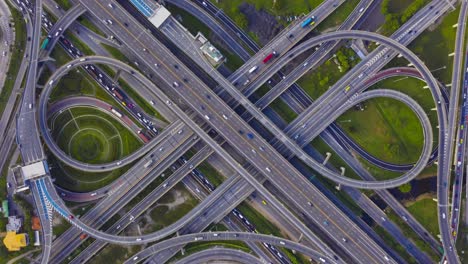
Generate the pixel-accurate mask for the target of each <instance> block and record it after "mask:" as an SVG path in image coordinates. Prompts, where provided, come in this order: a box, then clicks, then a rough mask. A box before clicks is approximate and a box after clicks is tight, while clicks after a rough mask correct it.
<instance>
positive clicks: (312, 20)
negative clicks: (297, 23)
mask: <svg viewBox="0 0 468 264" xmlns="http://www.w3.org/2000/svg"><path fill="white" fill-rule="evenodd" d="M313 24H315V17H314V16H312V17H309V18H307V19H306V20H304V22H302V24H301V27H302V28H305V27H307V26H308V25H313Z"/></svg>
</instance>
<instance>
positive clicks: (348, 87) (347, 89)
mask: <svg viewBox="0 0 468 264" xmlns="http://www.w3.org/2000/svg"><path fill="white" fill-rule="evenodd" d="M349 89H351V86H349V85H348V86H346V88H345V89H344V91H345V93H346V92H347V91H349Z"/></svg>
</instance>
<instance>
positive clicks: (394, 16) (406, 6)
mask: <svg viewBox="0 0 468 264" xmlns="http://www.w3.org/2000/svg"><path fill="white" fill-rule="evenodd" d="M429 2H430V0H414V1H411V2H409V1H408V0H396V1H395V0H391V1H390V0H384V1H383V2H382V4H381V12H382V14H383V15H384V16H385V23H384V24H383V27H382V31H383V32H382V33H383V34H384V35H386V36H388V35H390V34H391V33H393V32H395V31H396V30H398V29H399V28H400V27H401V26H402V25H403V24H404V23H406V22H407V21H408V20H409V19H410V18H411V17H412V16H413V15H414V14H416V12H418V10H419V9H421V8H422V7H424V6H425V5H426V4H427V3H429Z"/></svg>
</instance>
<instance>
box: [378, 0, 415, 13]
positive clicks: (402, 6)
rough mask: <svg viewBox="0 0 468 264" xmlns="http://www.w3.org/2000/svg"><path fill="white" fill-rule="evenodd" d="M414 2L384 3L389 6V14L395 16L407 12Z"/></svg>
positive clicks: (403, 0) (397, 1) (398, 0)
mask: <svg viewBox="0 0 468 264" xmlns="http://www.w3.org/2000/svg"><path fill="white" fill-rule="evenodd" d="M412 2H414V0H392V1H384V4H386V5H387V8H388V12H389V13H393V14H394V13H400V12H403V11H405V10H406V8H407V7H408V6H409V5H410V4H411V3H412ZM382 5H383V4H382Z"/></svg>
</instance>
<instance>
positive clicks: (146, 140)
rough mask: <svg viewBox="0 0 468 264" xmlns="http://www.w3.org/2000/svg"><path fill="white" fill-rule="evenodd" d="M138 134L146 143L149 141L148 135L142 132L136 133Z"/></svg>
mask: <svg viewBox="0 0 468 264" xmlns="http://www.w3.org/2000/svg"><path fill="white" fill-rule="evenodd" d="M138 136H139V137H140V138H141V140H143V142H144V143H148V142H149V139H148V137H147V136H146V135H145V134H143V133H138Z"/></svg>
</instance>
